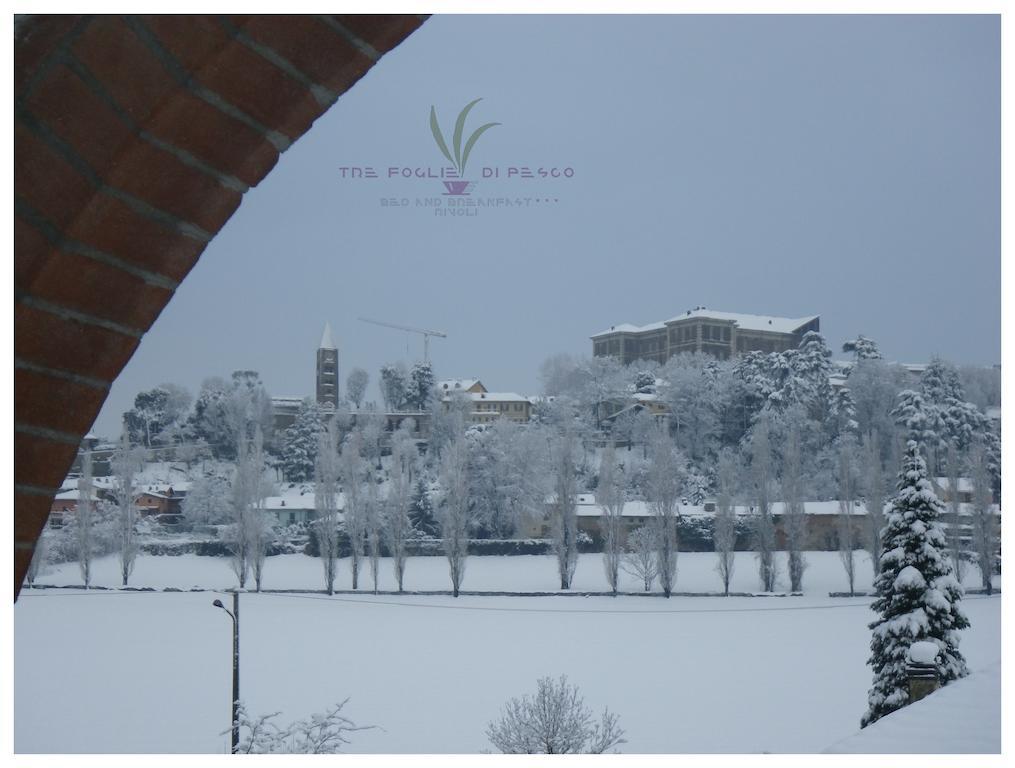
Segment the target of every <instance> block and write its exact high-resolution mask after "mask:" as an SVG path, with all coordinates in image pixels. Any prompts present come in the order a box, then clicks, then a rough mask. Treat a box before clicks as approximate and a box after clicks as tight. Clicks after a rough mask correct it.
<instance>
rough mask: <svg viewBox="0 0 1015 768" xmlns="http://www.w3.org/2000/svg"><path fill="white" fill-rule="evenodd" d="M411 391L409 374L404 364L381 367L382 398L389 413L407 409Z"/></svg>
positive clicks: (389, 364)
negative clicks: (409, 391)
mask: <svg viewBox="0 0 1015 768" xmlns="http://www.w3.org/2000/svg"><path fill="white" fill-rule="evenodd" d="M408 390H409V372H408V371H407V370H406V369H405V364H404V363H401V362H399V363H395V364H391V363H388V364H386V365H383V366H381V397H383V398H384V408H385V410H387V411H388V412H392V411H401V410H404V409H405V406H406V400H407V398H408Z"/></svg>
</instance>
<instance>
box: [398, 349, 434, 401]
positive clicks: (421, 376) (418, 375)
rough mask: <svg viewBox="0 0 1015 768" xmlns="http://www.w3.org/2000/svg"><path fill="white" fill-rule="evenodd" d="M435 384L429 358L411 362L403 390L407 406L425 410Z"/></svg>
mask: <svg viewBox="0 0 1015 768" xmlns="http://www.w3.org/2000/svg"><path fill="white" fill-rule="evenodd" d="M436 384H437V381H436V379H435V378H434V375H433V367H432V366H431V365H430V361H429V360H425V361H423V362H417V363H413V365H412V369H411V370H410V371H409V378H408V380H407V382H406V391H405V399H406V402H407V403H408V405H409V407H410V408H412V409H413V410H416V411H425V410H426V407H427V405H428V404H429V403H430V396H431V395H432V394H433V390H434V386H436Z"/></svg>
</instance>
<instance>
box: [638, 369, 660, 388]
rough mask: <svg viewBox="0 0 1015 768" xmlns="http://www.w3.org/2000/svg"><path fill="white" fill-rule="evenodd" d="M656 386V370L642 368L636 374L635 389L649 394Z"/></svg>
mask: <svg viewBox="0 0 1015 768" xmlns="http://www.w3.org/2000/svg"><path fill="white" fill-rule="evenodd" d="M655 386H656V374H655V371H650V370H646V369H642V370H640V371H638V372H637V373H635V374H634V391H635V392H638V393H641V394H647V393H649V392H652V391H654V390H655Z"/></svg>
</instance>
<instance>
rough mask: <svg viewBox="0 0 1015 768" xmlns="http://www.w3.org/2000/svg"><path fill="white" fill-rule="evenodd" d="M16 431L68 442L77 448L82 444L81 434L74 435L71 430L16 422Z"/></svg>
mask: <svg viewBox="0 0 1015 768" xmlns="http://www.w3.org/2000/svg"><path fill="white" fill-rule="evenodd" d="M14 431H15V432H20V433H21V434H23V435H32V436H34V437H42V438H45V439H46V440H55V441H56V442H58V443H66V444H67V445H73V446H74V447H75V448H76V447H77V446H79V445H81V437H80V436H78V435H72V434H71V433H70V432H61V431H60V430H59V429H50V428H49V427H37V426H35V425H34V424H21V423H19V422H14Z"/></svg>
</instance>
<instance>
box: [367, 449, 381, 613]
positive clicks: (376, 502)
mask: <svg viewBox="0 0 1015 768" xmlns="http://www.w3.org/2000/svg"><path fill="white" fill-rule="evenodd" d="M363 528H364V531H365V532H366V537H365V538H366V543H367V554H368V555H369V558H370V579H371V583H372V584H373V589H374V594H375V595H376V594H377V578H378V575H379V574H378V569H379V568H380V564H381V500H380V491H379V489H378V487H377V470H376V468H375V467H374V465H373V464H372V463H371V464H367V468H366V494H365V498H364V499H363Z"/></svg>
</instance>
